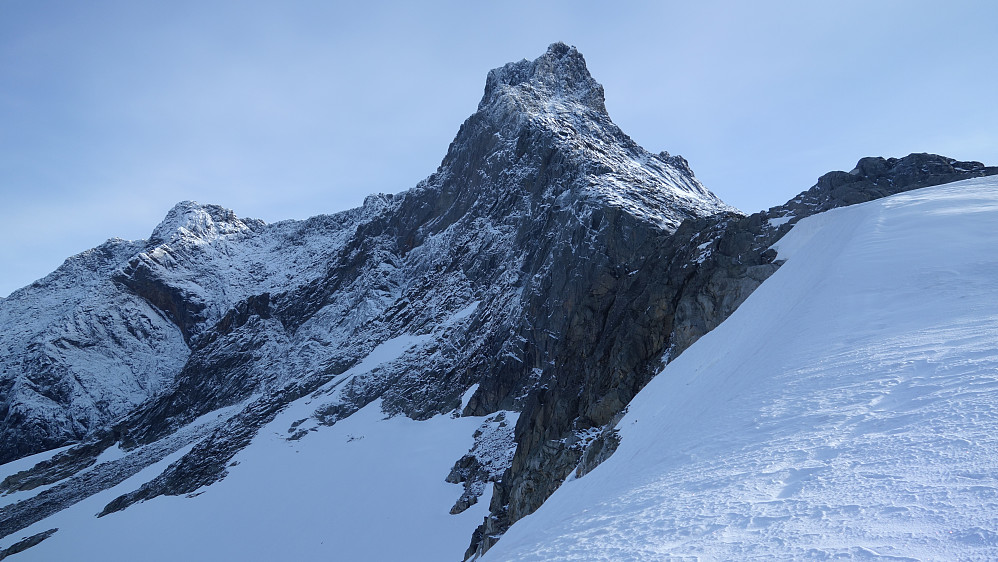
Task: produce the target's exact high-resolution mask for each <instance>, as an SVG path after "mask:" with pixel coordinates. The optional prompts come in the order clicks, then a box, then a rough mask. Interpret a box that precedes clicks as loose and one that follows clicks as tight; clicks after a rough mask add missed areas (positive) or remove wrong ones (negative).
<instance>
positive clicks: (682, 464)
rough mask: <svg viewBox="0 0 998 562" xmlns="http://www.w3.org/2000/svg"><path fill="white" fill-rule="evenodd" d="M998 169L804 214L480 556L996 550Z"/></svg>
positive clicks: (977, 555) (969, 553)
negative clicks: (583, 466) (597, 446)
mask: <svg viewBox="0 0 998 562" xmlns="http://www.w3.org/2000/svg"><path fill="white" fill-rule="evenodd" d="M996 248H998V180H996V179H995V178H983V179H974V180H966V181H962V182H957V183H952V184H948V185H944V186H937V187H932V188H926V189H921V190H917V191H912V192H908V193H905V194H901V195H897V196H893V197H890V198H887V199H882V200H878V201H873V202H870V203H866V204H862V205H857V206H853V207H846V208H842V209H836V210H833V211H829V212H827V213H823V214H821V215H816V216H814V217H811V218H808V219H805V220H803V221H801V222H800V223H799V224H797V225H796V226H795V227H794V229H793V230H792V231H791V232H790V233H789V234H788V235H787V236H786V237H785V238H784V239H783V240H782V241H781V242H780V243H779V244H778V251H779V254H780V258H781V259H787V260H788V261H787V263H786V264H785V265H784V266H783V267H782V268H781V269H780V270H779V271H777V273H776V274H775V275H773V277H771V278H770V279H769V280H767V281H766V282H765V283H764V284H763V285H762V286H761V287H760V288H759V289H758V290H757V291H756V292H755V293H754V294H752V295H751V296H750V297H749V299H748V300H747V301H746V302H745V303H744V304H743V305H742V306H741V308H739V310H738V311H736V312H735V313H734V314H733V315H732V316H731V317H730V318H729V319H728V320H727V321H726V322H724V323H723V324H722V325H721V326H720V327H718V328H717V329H716V330H714V331H713V332H711V333H709V334H707V335H706V336H705V337H703V338H702V339H701V340H699V341H698V342H697V343H696V344H695V345H694V346H692V347H691V348H689V349H688V350H687V351H686V352H685V353H684V354H683V355H681V356H680V357H678V358H677V359H676V360H675V361H674V362H673V363H671V364H670V365H669V366H668V367H667V368H665V369H664V370H663V372H662V373H661V374H660V375H659V376H658V377H656V378H655V379H654V380H653V381H652V382H651V383H650V384H649V385H648V386H647V387H646V388H645V389H644V390H642V392H641V393H639V394H638V396H637V397H636V398H635V400H634V401H633V402H632V403H631V406H630V408H629V413H628V414H627V415H626V416H625V418H624V419H623V420H622V421H621V422H620V424H619V426H618V427H619V429H620V432H621V435H622V443H621V445H620V447H619V449H618V450H617V452H616V453H615V454H614V455H613V456H612V457H611V458H610V459H609V460H608V461H606V462H605V463H603V464H602V465H600V466H599V467H597V469H596V470H594V471H593V472H592V473H590V474H589V475H587V476H585V477H583V478H581V479H576V480H571V481H569V482H566V484H565V485H563V486H562V487H561V488H560V489H559V490H558V491H557V492H556V493H555V494H554V495H553V496H552V497H551V498H550V499H549V500H548V502H547V503H545V504H544V505H543V506H541V508H540V509H539V510H538V511H537V512H535V513H534V514H532V515H530V516H528V517H526V518H524V519H522V520H521V521H519V522H517V523H516V524H515V525H514V526H513V527H512V528H511V529H510V531H509V532H507V534H506V535H505V536H504V537H503V538H502V539H501V540H500V541H499V542H498V544H497V545H496V546H495V547H493V549H492V550H490V551H489V552H488V553H487V555H486V556H485V558H484V559H485V560H503V561H505V560H607V561H609V560H613V561H622V560H749V559H809V560H810V559H814V560H821V559H831V558H846V559H858V560H958V559H959V560H994V559H998V417H996V406H998V346H996V343H998V301H996V299H995V295H998V253H996V251H995V249H996Z"/></svg>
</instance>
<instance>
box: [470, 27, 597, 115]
mask: <svg viewBox="0 0 998 562" xmlns="http://www.w3.org/2000/svg"><path fill="white" fill-rule="evenodd" d="M525 90H533V91H534V92H535V93H536V94H539V95H541V96H544V97H548V98H561V99H564V100H566V101H573V102H576V103H581V104H583V105H586V106H588V107H590V108H592V109H594V110H596V111H599V112H600V113H606V106H605V104H604V98H603V86H602V85H600V83H599V82H597V81H596V80H594V79H593V77H592V76H591V75H590V74H589V69H588V68H586V60H585V58H583V56H582V53H580V52H579V51H578V49H576V48H575V47H574V46H569V45H566V44H565V43H562V42H560V41H559V42H557V43H552V44H551V45H550V46H549V47H548V49H547V52H545V53H544V54H543V55H541V56H539V57H537V58H536V59H534V60H533V61H528V60H527V59H523V60H521V61H519V62H511V63H508V64H506V65H503V66H501V67H499V68H494V69H492V70H491V71H489V76H488V78H487V79H486V81H485V95H484V96H483V97H482V101H481V103H479V104H478V108H479V109H480V110H481V109H483V108H485V107H486V106H487V105H489V104H490V103H492V101H493V100H494V99H495V98H496V97H498V96H501V95H503V94H514V95H515V94H516V93H517V92H522V91H525Z"/></svg>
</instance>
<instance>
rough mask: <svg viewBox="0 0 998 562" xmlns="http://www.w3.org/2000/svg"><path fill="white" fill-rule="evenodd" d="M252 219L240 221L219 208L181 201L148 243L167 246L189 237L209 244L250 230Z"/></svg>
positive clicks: (255, 221) (171, 210)
mask: <svg viewBox="0 0 998 562" xmlns="http://www.w3.org/2000/svg"><path fill="white" fill-rule="evenodd" d="M257 222H260V221H258V220H256V219H246V220H242V219H240V218H239V217H237V216H236V214H235V213H234V212H233V211H232V210H230V209H226V208H225V207H221V206H219V205H205V204H202V203H198V202H197V201H181V202H180V203H177V204H176V205H174V206H173V208H172V209H170V212H168V213H167V214H166V217H165V218H164V219H163V221H162V222H160V223H159V225H158V226H157V227H156V228H155V229H154V230H153V232H152V235H151V236H150V237H149V241H150V242H152V243H154V244H162V243H164V242H169V241H171V240H172V239H174V238H177V237H178V236H193V237H196V238H200V239H204V240H210V239H213V238H216V237H218V236H225V235H228V234H235V233H238V232H244V231H248V230H252V226H251V224H255V223H257Z"/></svg>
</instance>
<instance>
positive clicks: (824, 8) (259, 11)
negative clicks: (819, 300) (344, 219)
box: [0, 0, 998, 295]
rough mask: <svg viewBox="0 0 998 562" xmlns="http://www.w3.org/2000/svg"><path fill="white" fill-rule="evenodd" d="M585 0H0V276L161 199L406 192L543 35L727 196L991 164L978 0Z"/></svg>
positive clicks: (989, 7) (55, 259)
mask: <svg viewBox="0 0 998 562" xmlns="http://www.w3.org/2000/svg"><path fill="white" fill-rule="evenodd" d="M606 4H608V3H601V2H579V1H575V2H436V3H432V4H426V5H424V4H423V3H416V2H350V3H346V2H328V1H327V2H248V1H226V2H223V1H216V2H212V1H196V2H187V1H170V2H166V1H164V2H141V1H124V0H123V1H118V2H112V1H100V0H97V1H87V2H78V1H67V2H56V1H48V2H47V1H22V0H0V195H2V202H3V203H2V205H0V240H2V241H3V242H2V244H0V263H2V264H3V265H2V267H0V295H6V294H8V293H9V292H10V291H12V290H14V289H16V288H18V287H20V286H23V285H25V284H27V283H30V282H31V281H33V280H34V279H37V278H40V277H42V276H44V275H46V274H47V273H48V272H50V271H51V270H53V269H55V268H56V267H58V266H59V264H60V263H62V261H63V260H64V259H65V258H66V257H68V256H69V255H71V254H74V253H76V252H79V251H82V250H85V249H87V248H90V247H93V246H95V245H97V244H100V243H101V242H102V241H103V240H105V239H107V238H109V237H113V236H119V237H122V238H131V239H134V238H145V237H147V236H148V235H149V233H150V232H151V231H152V229H153V228H154V227H155V226H156V224H157V223H158V222H159V221H160V220H161V219H162V217H163V216H164V215H165V214H166V212H167V211H168V210H169V209H170V208H171V207H172V206H173V205H174V204H175V203H176V202H177V201H180V200H184V199H194V200H197V201H201V202H204V203H217V204H220V205H223V206H225V207H229V208H231V209H233V210H235V212H236V213H237V214H238V215H240V216H250V217H258V218H262V219H264V220H267V221H275V220H280V219H285V218H306V217H308V216H311V215H315V214H319V213H330V212H335V211H339V210H342V209H346V208H350V207H354V206H357V205H359V204H360V203H361V202H362V201H363V198H364V196H365V195H367V194H369V193H373V192H398V191H402V190H404V189H408V188H409V187H412V186H413V185H415V184H416V183H417V182H418V181H419V180H421V179H422V178H424V177H426V176H427V175H429V174H430V173H431V172H432V171H433V170H435V169H436V166H437V165H438V164H439V162H440V159H441V158H442V157H443V155H444V153H445V151H446V149H447V145H448V143H449V142H450V141H451V140H452V139H453V136H454V134H455V133H456V132H457V129H458V127H459V126H460V124H461V122H462V121H463V120H464V119H465V118H466V117H467V116H468V115H470V114H471V113H472V112H473V111H474V110H475V108H476V106H477V104H478V101H479V98H480V97H481V93H482V89H483V87H484V84H485V76H486V74H487V72H488V70H489V69H491V68H494V67H496V66H500V65H502V64H504V63H506V62H509V61H513V60H519V59H522V58H528V59H533V58H535V57H537V56H539V55H540V54H542V53H543V52H544V50H545V49H546V48H547V45H548V44H550V43H552V42H554V41H564V42H566V43H568V44H571V45H575V46H576V47H578V49H579V50H580V52H582V53H583V55H584V56H585V57H586V60H587V62H588V64H589V69H590V71H591V72H592V74H593V76H594V77H595V78H596V80H598V81H599V82H601V83H602V84H603V85H604V87H605V90H606V98H607V108H608V110H609V112H610V116H611V117H612V118H613V119H614V121H616V123H617V124H618V125H620V126H621V128H623V129H624V131H625V132H627V133H628V134H629V135H631V137H632V138H634V139H635V140H636V141H637V142H638V143H639V144H641V145H643V146H644V147H645V148H647V149H648V150H651V151H655V152H657V151H659V150H668V151H669V152H671V153H673V154H677V153H678V154H682V155H683V156H685V157H686V158H687V159H688V160H689V162H690V165H691V166H692V168H693V170H694V172H695V173H696V174H697V176H698V177H699V178H700V180H701V181H702V182H703V183H704V184H705V185H706V186H707V187H708V188H710V189H711V190H713V191H714V192H715V193H717V194H718V195H719V196H720V197H721V198H722V199H724V200H725V201H726V202H728V203H729V204H732V205H734V206H736V207H739V208H741V209H743V210H745V211H756V210H759V209H762V208H765V207H769V206H772V205H777V204H780V203H783V202H784V201H786V200H787V199H789V198H790V197H792V196H793V195H794V194H796V193H797V192H799V191H802V190H804V189H806V188H808V187H810V186H811V185H813V184H814V181H815V179H816V178H817V177H818V176H819V175H820V174H822V173H824V172H826V171H829V170H833V169H844V170H848V169H850V168H851V167H852V166H853V165H854V164H855V162H856V160H858V159H859V158H861V157H863V156H868V155H882V156H903V155H905V154H908V153H910V152H936V153H941V154H946V155H948V156H952V157H955V158H960V159H969V160H980V161H984V162H986V163H988V164H998V109H996V103H995V100H996V99H998V96H996V93H995V92H998V79H996V76H998V73H996V68H995V67H996V64H998V63H996V61H998V33H995V27H994V26H995V22H998V3H995V2H990V1H982V2H965V3H954V2H947V3H945V4H942V3H939V2H871V1H864V2H845V1H835V2H730V3H728V2H688V1H687V2H618V3H614V5H612V6H609V5H606ZM943 6H945V8H943Z"/></svg>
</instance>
